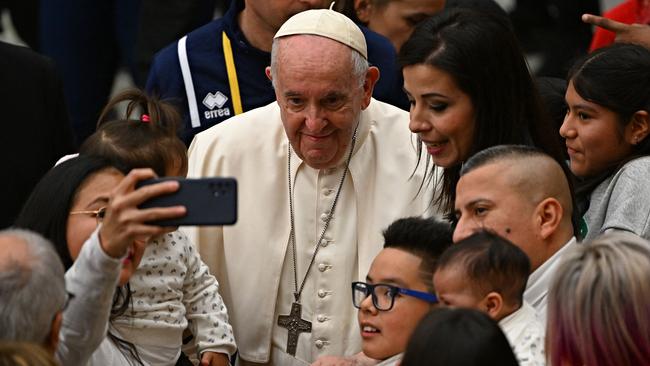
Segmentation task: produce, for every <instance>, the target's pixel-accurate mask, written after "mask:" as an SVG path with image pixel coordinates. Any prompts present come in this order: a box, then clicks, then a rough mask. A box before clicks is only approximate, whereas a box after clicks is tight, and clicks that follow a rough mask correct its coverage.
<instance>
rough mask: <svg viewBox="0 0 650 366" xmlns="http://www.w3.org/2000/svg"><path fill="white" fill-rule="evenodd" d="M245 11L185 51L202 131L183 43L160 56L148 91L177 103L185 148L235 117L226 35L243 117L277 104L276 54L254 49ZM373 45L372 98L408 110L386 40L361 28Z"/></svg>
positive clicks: (237, 6)
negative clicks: (195, 120) (269, 72)
mask: <svg viewBox="0 0 650 366" xmlns="http://www.w3.org/2000/svg"><path fill="white" fill-rule="evenodd" d="M243 8H244V3H243V0H237V1H233V2H232V5H231V6H230V9H228V11H227V12H226V14H225V15H224V16H223V17H222V18H220V19H217V20H214V21H212V22H210V23H208V24H206V25H204V26H203V27H200V28H198V29H196V30H194V31H192V32H191V33H189V34H188V35H187V38H186V50H187V60H188V65H189V70H190V72H191V80H192V83H193V91H194V97H195V98H194V99H195V102H193V104H194V105H196V108H197V112H198V117H199V120H200V126H197V127H193V126H192V124H191V118H190V106H189V103H188V97H187V92H186V89H185V82H184V80H183V75H182V72H181V65H180V61H179V54H178V42H175V43H173V44H171V45H169V46H167V47H166V48H164V49H163V50H161V51H160V52H159V53H158V54H157V55H156V57H155V58H154V61H153V64H152V67H151V72H150V74H149V79H148V81H147V91H148V92H149V93H150V94H152V95H156V96H158V97H159V98H161V99H167V100H170V101H171V102H173V103H176V104H177V105H178V106H179V107H180V109H181V111H182V114H183V123H184V125H183V128H182V131H181V132H180V136H181V138H182V139H183V141H185V143H186V144H188V145H189V143H190V142H191V141H192V138H193V137H194V135H195V134H197V133H199V132H201V131H203V130H205V129H208V128H210V127H212V126H214V125H216V124H217V123H219V122H221V121H223V120H225V119H227V118H229V117H232V116H234V109H233V104H232V98H231V92H230V85H229V83H228V73H227V71H226V63H225V60H224V54H223V46H222V32H225V33H226V35H227V36H228V38H230V42H231V45H232V52H233V58H234V62H235V67H236V70H237V79H238V82H239V92H240V96H241V101H242V109H243V111H244V112H245V111H248V110H251V109H254V108H257V107H261V106H264V105H266V104H269V103H271V102H272V101H274V100H275V92H274V91H273V87H272V85H271V82H270V81H269V79H268V78H267V77H266V74H265V69H266V67H267V66H268V65H270V63H271V54H270V53H269V52H264V51H261V50H259V49H257V48H254V47H253V46H251V45H250V44H249V43H248V41H247V40H246V38H245V37H244V34H243V33H242V31H241V29H239V25H238V24H237V15H238V14H239V12H241V11H242V10H243ZM361 29H362V31H363V33H364V35H365V37H366V42H367V44H368V60H369V62H370V64H371V65H374V66H377V67H378V68H379V70H380V72H381V77H380V80H379V82H378V83H377V85H376V86H375V90H374V92H373V96H374V97H375V98H376V99H379V100H381V101H384V102H387V103H390V104H393V105H396V106H398V107H400V108H404V109H408V100H407V99H406V96H405V95H404V93H403V92H402V84H401V79H400V74H399V69H398V67H397V63H396V54H395V50H394V48H393V46H392V44H391V43H390V42H389V41H388V39H386V38H384V37H383V36H381V35H379V34H377V33H374V32H372V31H370V30H369V29H367V28H365V27H361Z"/></svg>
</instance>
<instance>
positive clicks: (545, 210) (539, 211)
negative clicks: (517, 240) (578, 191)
mask: <svg viewBox="0 0 650 366" xmlns="http://www.w3.org/2000/svg"><path fill="white" fill-rule="evenodd" d="M562 216H564V209H563V208H562V204H561V203H560V201H558V200H557V199H555V198H552V197H549V198H546V199H544V200H543V201H542V202H540V203H539V204H538V205H537V208H536V210H535V219H536V226H537V230H538V235H539V236H540V237H541V238H542V239H548V237H550V236H551V235H553V233H555V231H557V229H558V226H560V223H562Z"/></svg>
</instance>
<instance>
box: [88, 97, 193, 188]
mask: <svg viewBox="0 0 650 366" xmlns="http://www.w3.org/2000/svg"><path fill="white" fill-rule="evenodd" d="M123 102H128V104H127V106H126V113H125V115H124V118H122V119H117V120H109V116H110V115H111V114H112V113H113V112H114V110H115V109H116V107H117V106H118V105H119V104H121V103H123ZM132 116H134V117H132ZM180 124H181V117H180V114H179V113H178V111H177V110H176V108H175V107H174V106H172V105H171V104H167V103H165V102H162V101H159V100H158V99H156V98H153V97H150V96H147V95H146V94H145V93H144V92H143V91H141V90H139V89H131V90H126V91H124V92H122V93H120V94H118V95H116V96H115V97H114V98H113V99H111V100H110V101H109V102H108V105H106V107H105V108H104V110H103V111H102V113H101V115H100V117H99V122H98V123H97V131H96V132H95V133H94V134H92V135H91V136H90V137H88V139H86V141H84V143H83V144H82V145H81V147H80V149H79V152H80V153H81V154H82V155H95V156H101V157H104V158H107V159H109V160H111V161H113V162H116V163H119V164H121V165H123V166H125V167H127V168H128V169H133V168H151V169H153V170H154V171H155V172H156V174H158V176H165V175H167V172H168V169H169V168H170V167H177V168H178V169H179V171H181V172H185V171H187V148H186V147H185V144H184V143H183V141H181V140H180V139H179V138H178V136H177V131H178V128H179V126H180ZM179 164H180V166H179Z"/></svg>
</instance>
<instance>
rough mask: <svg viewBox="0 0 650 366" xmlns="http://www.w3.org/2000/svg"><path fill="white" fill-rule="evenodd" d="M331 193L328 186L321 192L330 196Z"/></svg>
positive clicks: (332, 191)
mask: <svg viewBox="0 0 650 366" xmlns="http://www.w3.org/2000/svg"><path fill="white" fill-rule="evenodd" d="M332 193H334V190H333V189H329V188H325V189H323V194H324V195H325V197H328V196H330V195H331V194H332Z"/></svg>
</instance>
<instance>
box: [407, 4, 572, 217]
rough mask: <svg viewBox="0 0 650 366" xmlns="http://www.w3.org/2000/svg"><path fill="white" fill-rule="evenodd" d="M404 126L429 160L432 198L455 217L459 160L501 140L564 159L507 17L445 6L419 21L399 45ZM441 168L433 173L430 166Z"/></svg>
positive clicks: (503, 142)
mask: <svg viewBox="0 0 650 366" xmlns="http://www.w3.org/2000/svg"><path fill="white" fill-rule="evenodd" d="M399 60H400V63H401V65H402V66H403V74H404V89H405V90H406V93H407V94H408V96H409V100H410V102H411V108H410V115H411V123H410V125H409V128H410V129H411V131H412V132H413V133H415V134H416V135H417V138H418V148H419V152H421V150H422V149H426V151H427V152H428V158H427V160H426V164H427V165H429V164H430V163H433V167H434V169H432V172H431V176H430V177H431V178H432V179H433V178H436V179H435V180H436V183H435V185H436V189H437V190H438V193H437V196H436V202H435V203H436V204H437V205H439V206H440V207H441V208H442V210H443V211H444V212H445V213H446V214H447V215H448V216H450V217H453V212H454V198H455V190H456V184H457V182H458V179H459V172H460V168H461V165H462V163H463V161H465V160H467V159H468V158H469V157H470V156H472V155H473V154H475V153H476V152H478V151H481V150H483V149H485V148H488V147H491V146H495V145H501V144H523V145H532V146H536V147H539V148H540V149H542V150H544V152H546V153H548V154H549V155H551V156H552V157H554V158H555V159H557V160H558V161H563V155H562V149H561V147H560V144H559V141H558V140H559V139H558V138H557V137H556V135H557V132H556V131H554V130H553V128H552V125H551V122H550V120H549V119H548V118H547V114H546V113H545V111H544V109H543V108H542V104H541V101H540V97H539V94H538V91H537V88H536V86H535V83H534V81H533V79H532V77H531V75H530V73H529V70H528V67H527V65H526V61H525V59H524V56H523V53H522V51H521V49H520V47H519V44H518V42H517V39H516V37H515V34H514V32H513V30H512V26H511V25H510V23H509V21H508V19H507V18H506V17H503V16H500V15H497V14H491V13H478V12H475V11H472V10H468V9H449V10H446V11H444V12H442V13H440V14H438V15H436V16H434V17H432V18H429V19H427V20H426V21H424V22H422V23H421V24H419V25H418V27H417V28H416V29H415V31H414V32H413V34H412V35H411V37H410V38H409V40H408V41H407V42H406V43H405V44H404V45H403V46H402V49H401V51H400V55H399ZM418 156H421V155H420V154H418ZM436 167H439V168H442V172H441V177H440V178H439V179H438V178H437V173H435V168H436Z"/></svg>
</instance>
